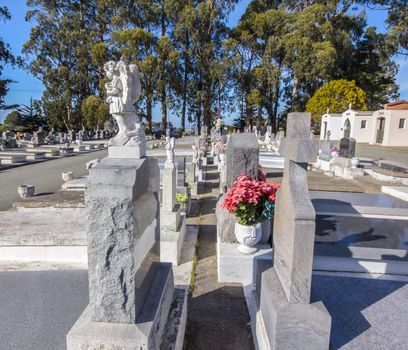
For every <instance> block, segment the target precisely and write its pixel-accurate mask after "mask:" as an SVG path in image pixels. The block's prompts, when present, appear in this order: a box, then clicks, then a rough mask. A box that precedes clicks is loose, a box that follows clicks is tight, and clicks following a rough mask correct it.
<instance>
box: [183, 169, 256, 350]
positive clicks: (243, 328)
mask: <svg viewBox="0 0 408 350" xmlns="http://www.w3.org/2000/svg"><path fill="white" fill-rule="evenodd" d="M208 168H211V167H208ZM212 168H213V169H214V167H212ZM207 174H208V178H209V179H208V181H207V183H206V185H205V189H204V192H205V194H204V195H202V196H200V197H201V198H200V212H201V217H200V229H199V235H198V239H199V248H198V263H197V266H196V270H195V273H196V277H195V285H194V290H193V293H192V295H191V297H190V299H189V304H188V316H187V317H188V318H187V329H186V337H185V346H184V348H185V349H186V350H210V349H211V350H218V349H220V350H227V349H231V350H232V349H233V350H251V349H253V340H252V335H251V329H250V326H249V322H250V319H249V314H248V310H247V306H246V302H245V297H244V292H243V289H242V286H241V285H240V284H225V283H218V281H217V252H216V242H217V237H216V222H217V219H216V216H215V205H216V202H217V199H218V194H219V191H218V173H217V172H216V171H215V170H212V171H209V172H208V173H207Z"/></svg>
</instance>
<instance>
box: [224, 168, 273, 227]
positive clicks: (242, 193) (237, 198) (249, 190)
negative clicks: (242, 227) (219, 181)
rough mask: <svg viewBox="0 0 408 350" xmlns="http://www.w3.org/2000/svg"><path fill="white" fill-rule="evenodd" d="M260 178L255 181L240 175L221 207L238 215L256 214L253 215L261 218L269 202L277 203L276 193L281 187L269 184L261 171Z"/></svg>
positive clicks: (245, 175)
mask: <svg viewBox="0 0 408 350" xmlns="http://www.w3.org/2000/svg"><path fill="white" fill-rule="evenodd" d="M258 177H259V180H255V179H252V178H250V177H249V176H248V175H247V174H241V175H239V176H238V178H237V180H236V181H235V182H234V184H233V186H232V188H230V189H229V190H228V191H227V194H226V196H225V199H224V201H223V202H222V203H221V207H222V208H224V209H226V210H228V212H230V213H234V214H236V215H238V214H239V215H241V216H242V215H247V214H248V213H249V212H250V213H255V214H251V215H259V216H260V215H261V213H262V212H263V209H264V206H265V203H266V202H267V201H269V202H272V203H275V200H276V191H277V190H278V188H279V186H280V185H279V184H277V183H272V184H268V183H267V182H266V181H265V180H266V177H265V175H264V174H263V173H262V170H261V169H260V170H259V172H258ZM238 211H239V213H238ZM248 215H249V214H248ZM254 221H256V218H254Z"/></svg>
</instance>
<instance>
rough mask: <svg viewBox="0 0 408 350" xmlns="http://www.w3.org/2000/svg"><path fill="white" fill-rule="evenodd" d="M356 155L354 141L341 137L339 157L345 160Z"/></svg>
mask: <svg viewBox="0 0 408 350" xmlns="http://www.w3.org/2000/svg"><path fill="white" fill-rule="evenodd" d="M355 154H356V140H355V139H353V138H351V137H343V138H342V139H340V150H339V156H340V157H345V158H353V157H354V156H355Z"/></svg>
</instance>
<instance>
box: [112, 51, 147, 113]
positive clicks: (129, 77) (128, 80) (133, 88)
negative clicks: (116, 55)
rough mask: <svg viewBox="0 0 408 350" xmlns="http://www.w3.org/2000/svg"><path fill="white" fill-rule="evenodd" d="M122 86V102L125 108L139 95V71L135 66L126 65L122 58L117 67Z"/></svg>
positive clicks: (134, 101)
mask: <svg viewBox="0 0 408 350" xmlns="http://www.w3.org/2000/svg"><path fill="white" fill-rule="evenodd" d="M117 68H118V70H119V73H120V79H121V81H122V86H123V95H122V101H123V104H124V105H125V106H131V105H133V104H134V103H136V101H137V100H138V99H139V97H140V94H141V86H140V76H139V70H138V69H137V66H136V65H135V64H130V65H128V64H127V63H126V61H125V60H124V59H123V58H122V59H121V60H120V61H119V62H118V66H117Z"/></svg>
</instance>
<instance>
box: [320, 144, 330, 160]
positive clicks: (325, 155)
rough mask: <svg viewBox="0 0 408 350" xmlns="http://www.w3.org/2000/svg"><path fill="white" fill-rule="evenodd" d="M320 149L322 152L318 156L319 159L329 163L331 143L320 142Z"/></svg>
mask: <svg viewBox="0 0 408 350" xmlns="http://www.w3.org/2000/svg"><path fill="white" fill-rule="evenodd" d="M320 149H321V151H322V152H321V153H320V155H319V159H321V160H326V161H330V159H331V142H330V141H329V140H322V141H320Z"/></svg>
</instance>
